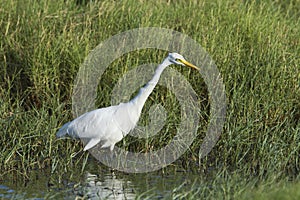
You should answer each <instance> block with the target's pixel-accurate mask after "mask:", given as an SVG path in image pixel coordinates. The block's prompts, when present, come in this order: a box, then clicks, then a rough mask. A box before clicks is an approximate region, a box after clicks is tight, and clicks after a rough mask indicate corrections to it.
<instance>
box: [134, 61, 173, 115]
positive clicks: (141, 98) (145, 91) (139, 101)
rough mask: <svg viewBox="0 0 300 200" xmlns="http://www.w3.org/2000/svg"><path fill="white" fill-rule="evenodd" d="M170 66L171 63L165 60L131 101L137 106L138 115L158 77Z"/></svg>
mask: <svg viewBox="0 0 300 200" xmlns="http://www.w3.org/2000/svg"><path fill="white" fill-rule="evenodd" d="M171 64H172V63H171V62H170V61H169V60H168V59H165V60H164V61H163V62H162V63H161V64H160V65H159V66H158V67H157V68H156V70H155V73H154V76H153V77H152V79H151V80H150V81H149V82H148V83H147V84H146V85H145V86H144V87H142V88H141V89H140V91H139V93H138V94H137V95H136V96H135V97H134V98H133V99H132V102H133V103H134V104H135V105H136V106H137V108H138V112H139V113H140V112H141V111H142V109H143V106H144V104H145V102H146V100H147V98H148V97H149V95H150V94H151V92H152V91H153V89H154V88H155V86H156V84H157V83H158V81H159V78H160V75H161V74H162V72H163V71H164V69H165V68H166V67H167V66H169V65H171Z"/></svg>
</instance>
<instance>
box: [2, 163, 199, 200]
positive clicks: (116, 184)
mask: <svg viewBox="0 0 300 200" xmlns="http://www.w3.org/2000/svg"><path fill="white" fill-rule="evenodd" d="M87 169H88V170H89V171H88V170H85V171H83V172H73V174H66V175H65V177H67V178H61V176H58V175H57V174H55V173H52V174H51V173H50V172H47V171H41V170H40V171H39V170H37V171H33V172H32V173H31V174H30V175H29V177H28V178H27V179H26V180H22V178H19V176H16V177H14V176H6V177H3V178H1V179H0V199H76V198H77V199H80V198H84V199H135V198H138V197H140V198H141V199H144V198H146V197H148V198H151V199H152V198H154V199H160V198H168V197H171V195H172V192H173V191H174V189H176V188H182V187H186V188H187V189H190V188H191V186H192V185H195V184H194V183H195V181H197V180H198V179H199V175H198V174H196V173H192V172H183V171H179V170H175V171H174V170H171V171H172V172H168V173H167V172H166V170H161V171H157V172H152V173H144V174H126V173H121V172H117V171H113V170H111V169H107V168H106V169H101V170H99V167H97V168H95V167H91V166H89V167H87ZM196 185H197V184H196Z"/></svg>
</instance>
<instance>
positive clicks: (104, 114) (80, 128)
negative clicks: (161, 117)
mask: <svg viewBox="0 0 300 200" xmlns="http://www.w3.org/2000/svg"><path fill="white" fill-rule="evenodd" d="M171 64H177V65H182V66H188V67H191V68H194V69H197V70H199V68H198V67H196V66H195V65H193V64H191V63H189V62H187V61H186V60H185V59H184V57H183V56H182V55H180V54H178V53H169V55H168V57H167V58H165V59H164V61H163V62H162V63H161V64H160V65H159V66H158V67H157V69H156V70H155V74H154V76H153V78H152V79H151V80H150V81H149V82H148V83H147V84H146V85H145V86H144V87H142V88H141V89H140V91H139V93H138V94H137V95H136V96H135V97H134V98H133V99H132V100H130V101H129V102H127V103H120V104H119V105H114V106H110V107H105V108H100V109H96V110H93V111H90V112H87V113H85V114H83V115H81V116H79V117H78V118H76V119H74V120H73V121H71V122H68V123H66V124H64V125H63V126H62V127H61V128H60V129H59V131H58V132H57V134H56V137H58V138H60V137H64V136H69V137H72V138H81V139H84V140H88V142H87V144H86V146H85V147H84V149H83V150H84V151H86V150H88V149H90V148H92V147H94V146H95V145H97V144H98V143H99V142H101V144H102V145H101V148H106V147H110V150H111V151H112V150H113V149H114V146H115V144H116V143H117V142H119V141H121V140H122V139H123V138H124V137H125V136H126V135H127V134H128V133H129V132H130V131H131V130H132V129H134V127H135V126H136V124H137V122H138V120H139V118H140V115H141V112H142V108H143V106H144V104H145V102H146V100H147V98H148V96H149V95H150V94H151V92H152V91H153V89H154V88H155V86H156V84H157V83H158V80H159V78H160V75H161V74H162V72H163V71H164V69H165V68H166V67H167V66H169V65H171Z"/></svg>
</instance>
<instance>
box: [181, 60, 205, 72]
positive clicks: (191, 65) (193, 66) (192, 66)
mask: <svg viewBox="0 0 300 200" xmlns="http://www.w3.org/2000/svg"><path fill="white" fill-rule="evenodd" d="M180 61H181V62H182V63H183V64H185V65H186V66H188V67H191V68H194V69H196V70H200V68H198V67H196V66H195V65H193V64H192V63H189V62H188V61H186V60H180Z"/></svg>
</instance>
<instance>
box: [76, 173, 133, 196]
mask: <svg viewBox="0 0 300 200" xmlns="http://www.w3.org/2000/svg"><path fill="white" fill-rule="evenodd" d="M75 193H76V195H77V197H84V198H88V199H91V200H94V199H95V200H96V199H134V197H135V194H134V192H133V189H132V184H131V182H130V181H128V180H123V179H117V178H116V176H115V174H114V173H112V174H110V175H106V176H105V177H103V180H101V177H98V176H97V175H95V174H91V173H89V172H87V173H86V177H85V183H83V184H82V185H80V186H78V187H77V188H75Z"/></svg>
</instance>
